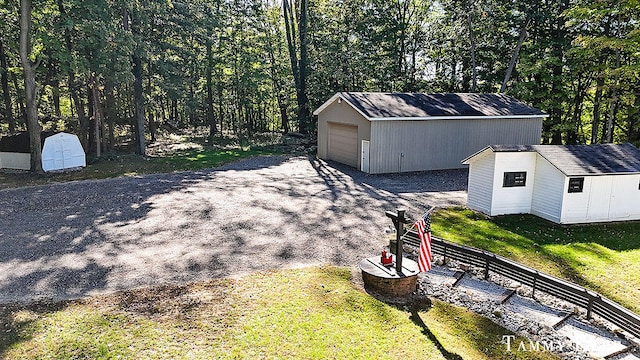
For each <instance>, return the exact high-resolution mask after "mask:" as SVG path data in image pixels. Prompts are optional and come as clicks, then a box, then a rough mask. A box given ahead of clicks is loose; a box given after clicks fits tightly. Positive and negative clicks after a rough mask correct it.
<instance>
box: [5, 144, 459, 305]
mask: <svg viewBox="0 0 640 360" xmlns="http://www.w3.org/2000/svg"><path fill="white" fill-rule="evenodd" d="M466 179H467V171H466V170H447V171H434V172H422V173H411V174H396V175H366V174H363V173H361V172H358V171H356V170H355V169H353V168H349V167H346V166H342V165H340V164H335V163H326V162H324V161H321V160H317V159H313V158H307V157H294V158H290V157H286V156H269V157H257V158H251V159H246V160H243V161H240V162H237V163H234V164H230V165H227V166H225V167H222V168H217V169H212V170H207V171H198V172H182V173H173V174H157V175H145V176H139V177H123V178H117V179H108V180H94V181H80V182H70V183H64V184H55V185H46V186H38V187H29V188H20V189H13V190H3V191H0V302H10V301H29V300H33V299H35V298H53V299H66V298H77V297H82V296H85V295H93V294H98V293H105V292H112V291H115V290H122V289H127V288H134V287H140V286H146V285H156V284H161V283H184V282H188V281H196V280H205V279H210V278H217V277H223V276H229V275H237V274H243V273H248V272H253V271H256V270H264V269H272V268H283V267H285V268H286V267H296V266H303V265H311V264H326V263H330V264H335V265H342V266H355V264H357V262H358V261H359V260H360V259H361V258H363V257H365V256H370V255H372V254H375V253H377V252H378V251H379V250H380V249H381V248H382V246H384V244H385V243H386V240H385V238H386V236H385V235H384V229H385V228H386V227H388V226H389V225H390V224H391V222H390V220H389V219H387V218H386V217H385V215H384V211H385V210H393V209H395V208H397V207H404V208H406V209H407V213H408V214H409V216H414V217H417V216H419V215H420V214H421V212H423V211H424V210H425V209H426V208H427V207H428V206H430V205H436V206H448V205H462V204H464V203H465V201H466Z"/></svg>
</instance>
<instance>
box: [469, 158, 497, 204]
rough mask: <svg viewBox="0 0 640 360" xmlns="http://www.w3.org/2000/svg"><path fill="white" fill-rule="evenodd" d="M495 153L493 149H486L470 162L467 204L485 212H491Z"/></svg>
mask: <svg viewBox="0 0 640 360" xmlns="http://www.w3.org/2000/svg"><path fill="white" fill-rule="evenodd" d="M494 155H495V154H494V153H493V152H491V151H485V152H483V153H482V154H480V155H478V157H477V158H476V159H475V161H474V162H473V163H471V164H469V182H468V186H467V189H468V193H469V196H468V197H467V206H469V208H471V209H473V210H477V211H480V212H483V213H485V214H490V213H491V200H492V197H493V170H494V165H495V156H494Z"/></svg>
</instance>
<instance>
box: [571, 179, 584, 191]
mask: <svg viewBox="0 0 640 360" xmlns="http://www.w3.org/2000/svg"><path fill="white" fill-rule="evenodd" d="M583 186H584V178H583V177H579V178H569V193H581V192H582V187H583Z"/></svg>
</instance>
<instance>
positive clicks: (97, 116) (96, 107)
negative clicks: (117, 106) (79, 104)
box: [91, 74, 103, 157]
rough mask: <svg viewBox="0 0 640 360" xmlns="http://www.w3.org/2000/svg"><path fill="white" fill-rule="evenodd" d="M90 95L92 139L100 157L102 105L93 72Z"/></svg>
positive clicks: (97, 155)
mask: <svg viewBox="0 0 640 360" xmlns="http://www.w3.org/2000/svg"><path fill="white" fill-rule="evenodd" d="M91 93H92V95H93V96H91V98H92V100H93V120H94V131H95V135H94V139H95V142H96V157H100V155H101V150H102V149H101V144H100V139H101V138H102V136H101V134H100V128H101V125H102V118H103V116H102V107H101V105H100V90H99V89H98V79H97V77H96V76H95V74H93V75H92V79H91Z"/></svg>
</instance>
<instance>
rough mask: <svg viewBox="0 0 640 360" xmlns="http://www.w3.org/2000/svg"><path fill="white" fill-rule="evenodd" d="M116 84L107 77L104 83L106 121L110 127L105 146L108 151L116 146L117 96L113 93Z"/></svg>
mask: <svg viewBox="0 0 640 360" xmlns="http://www.w3.org/2000/svg"><path fill="white" fill-rule="evenodd" d="M113 90H114V84H113V82H112V81H110V80H107V79H105V84H104V109H105V112H104V120H105V121H104V122H105V123H106V124H107V127H108V128H109V130H108V133H107V134H106V136H107V141H106V142H105V148H106V149H107V151H111V150H113V148H114V147H115V127H116V116H117V113H116V104H115V96H114V93H113Z"/></svg>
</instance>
